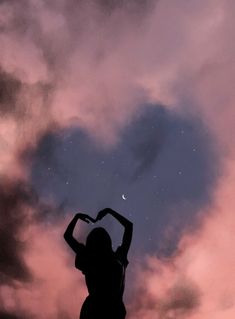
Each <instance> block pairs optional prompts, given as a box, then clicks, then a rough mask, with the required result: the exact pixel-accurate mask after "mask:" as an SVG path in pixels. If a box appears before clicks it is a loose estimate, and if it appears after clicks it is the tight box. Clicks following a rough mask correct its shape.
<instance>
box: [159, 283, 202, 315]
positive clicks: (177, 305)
mask: <svg viewBox="0 0 235 319" xmlns="http://www.w3.org/2000/svg"><path fill="white" fill-rule="evenodd" d="M199 305H200V292H199V290H198V288H197V287H196V286H195V285H193V284H191V283H189V282H188V281H185V282H182V283H181V284H178V285H176V286H174V287H172V288H171V289H170V290H169V291H168V293H167V296H166V299H165V300H164V301H163V302H162V305H161V306H160V313H161V316H162V318H166V317H168V316H169V315H170V316H171V317H173V318H175V319H177V318H187V316H188V315H189V313H191V312H193V311H195V309H197V307H198V306H199Z"/></svg>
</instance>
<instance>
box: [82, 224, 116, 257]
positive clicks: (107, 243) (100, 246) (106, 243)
mask: <svg viewBox="0 0 235 319" xmlns="http://www.w3.org/2000/svg"><path fill="white" fill-rule="evenodd" d="M86 247H87V249H88V250H89V251H91V252H94V253H104V254H108V253H110V252H112V240H111V238H110V236H109V234H108V232H107V231H106V230H105V229H104V228H103V227H97V228H94V229H93V230H92V231H91V232H90V233H89V235H88V236H87V239H86Z"/></svg>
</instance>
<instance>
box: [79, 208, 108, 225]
mask: <svg viewBox="0 0 235 319" xmlns="http://www.w3.org/2000/svg"><path fill="white" fill-rule="evenodd" d="M107 214H108V208H105V209H103V210H101V211H99V212H98V214H97V217H96V219H94V218H92V217H90V216H89V215H87V214H82V213H78V214H77V215H78V217H79V218H80V219H81V220H83V221H84V222H86V223H88V224H89V222H90V221H91V222H92V223H93V224H95V223H96V222H97V221H99V220H101V219H102V218H104V217H105V216H106V215H107Z"/></svg>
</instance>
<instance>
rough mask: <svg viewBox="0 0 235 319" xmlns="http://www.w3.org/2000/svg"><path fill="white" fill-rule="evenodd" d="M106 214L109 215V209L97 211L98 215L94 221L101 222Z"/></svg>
mask: <svg viewBox="0 0 235 319" xmlns="http://www.w3.org/2000/svg"><path fill="white" fill-rule="evenodd" d="M108 213H109V208H105V209H102V210H101V211H99V213H98V214H97V217H96V220H101V219H102V218H104V217H105V216H106V215H107V214H108Z"/></svg>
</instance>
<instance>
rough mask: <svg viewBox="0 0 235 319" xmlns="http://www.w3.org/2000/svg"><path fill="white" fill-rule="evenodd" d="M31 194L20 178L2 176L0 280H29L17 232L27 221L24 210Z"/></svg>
mask: <svg viewBox="0 0 235 319" xmlns="http://www.w3.org/2000/svg"><path fill="white" fill-rule="evenodd" d="M34 202H35V196H34V194H33V192H32V190H31V189H29V188H28V186H27V185H25V184H24V183H23V182H14V183H12V182H10V181H9V180H4V179H3V180H2V181H1V185H0V247H1V250H0V274H1V283H8V284H12V283H13V282H14V280H20V281H29V280H30V279H31V274H30V271H29V269H28V267H27V265H26V264H25V262H24V258H23V253H24V251H25V248H26V246H25V243H24V241H23V240H22V239H21V234H22V233H23V231H24V230H25V229H26V227H27V225H28V223H29V216H28V214H27V211H28V209H29V208H30V207H32V206H33V205H34Z"/></svg>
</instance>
